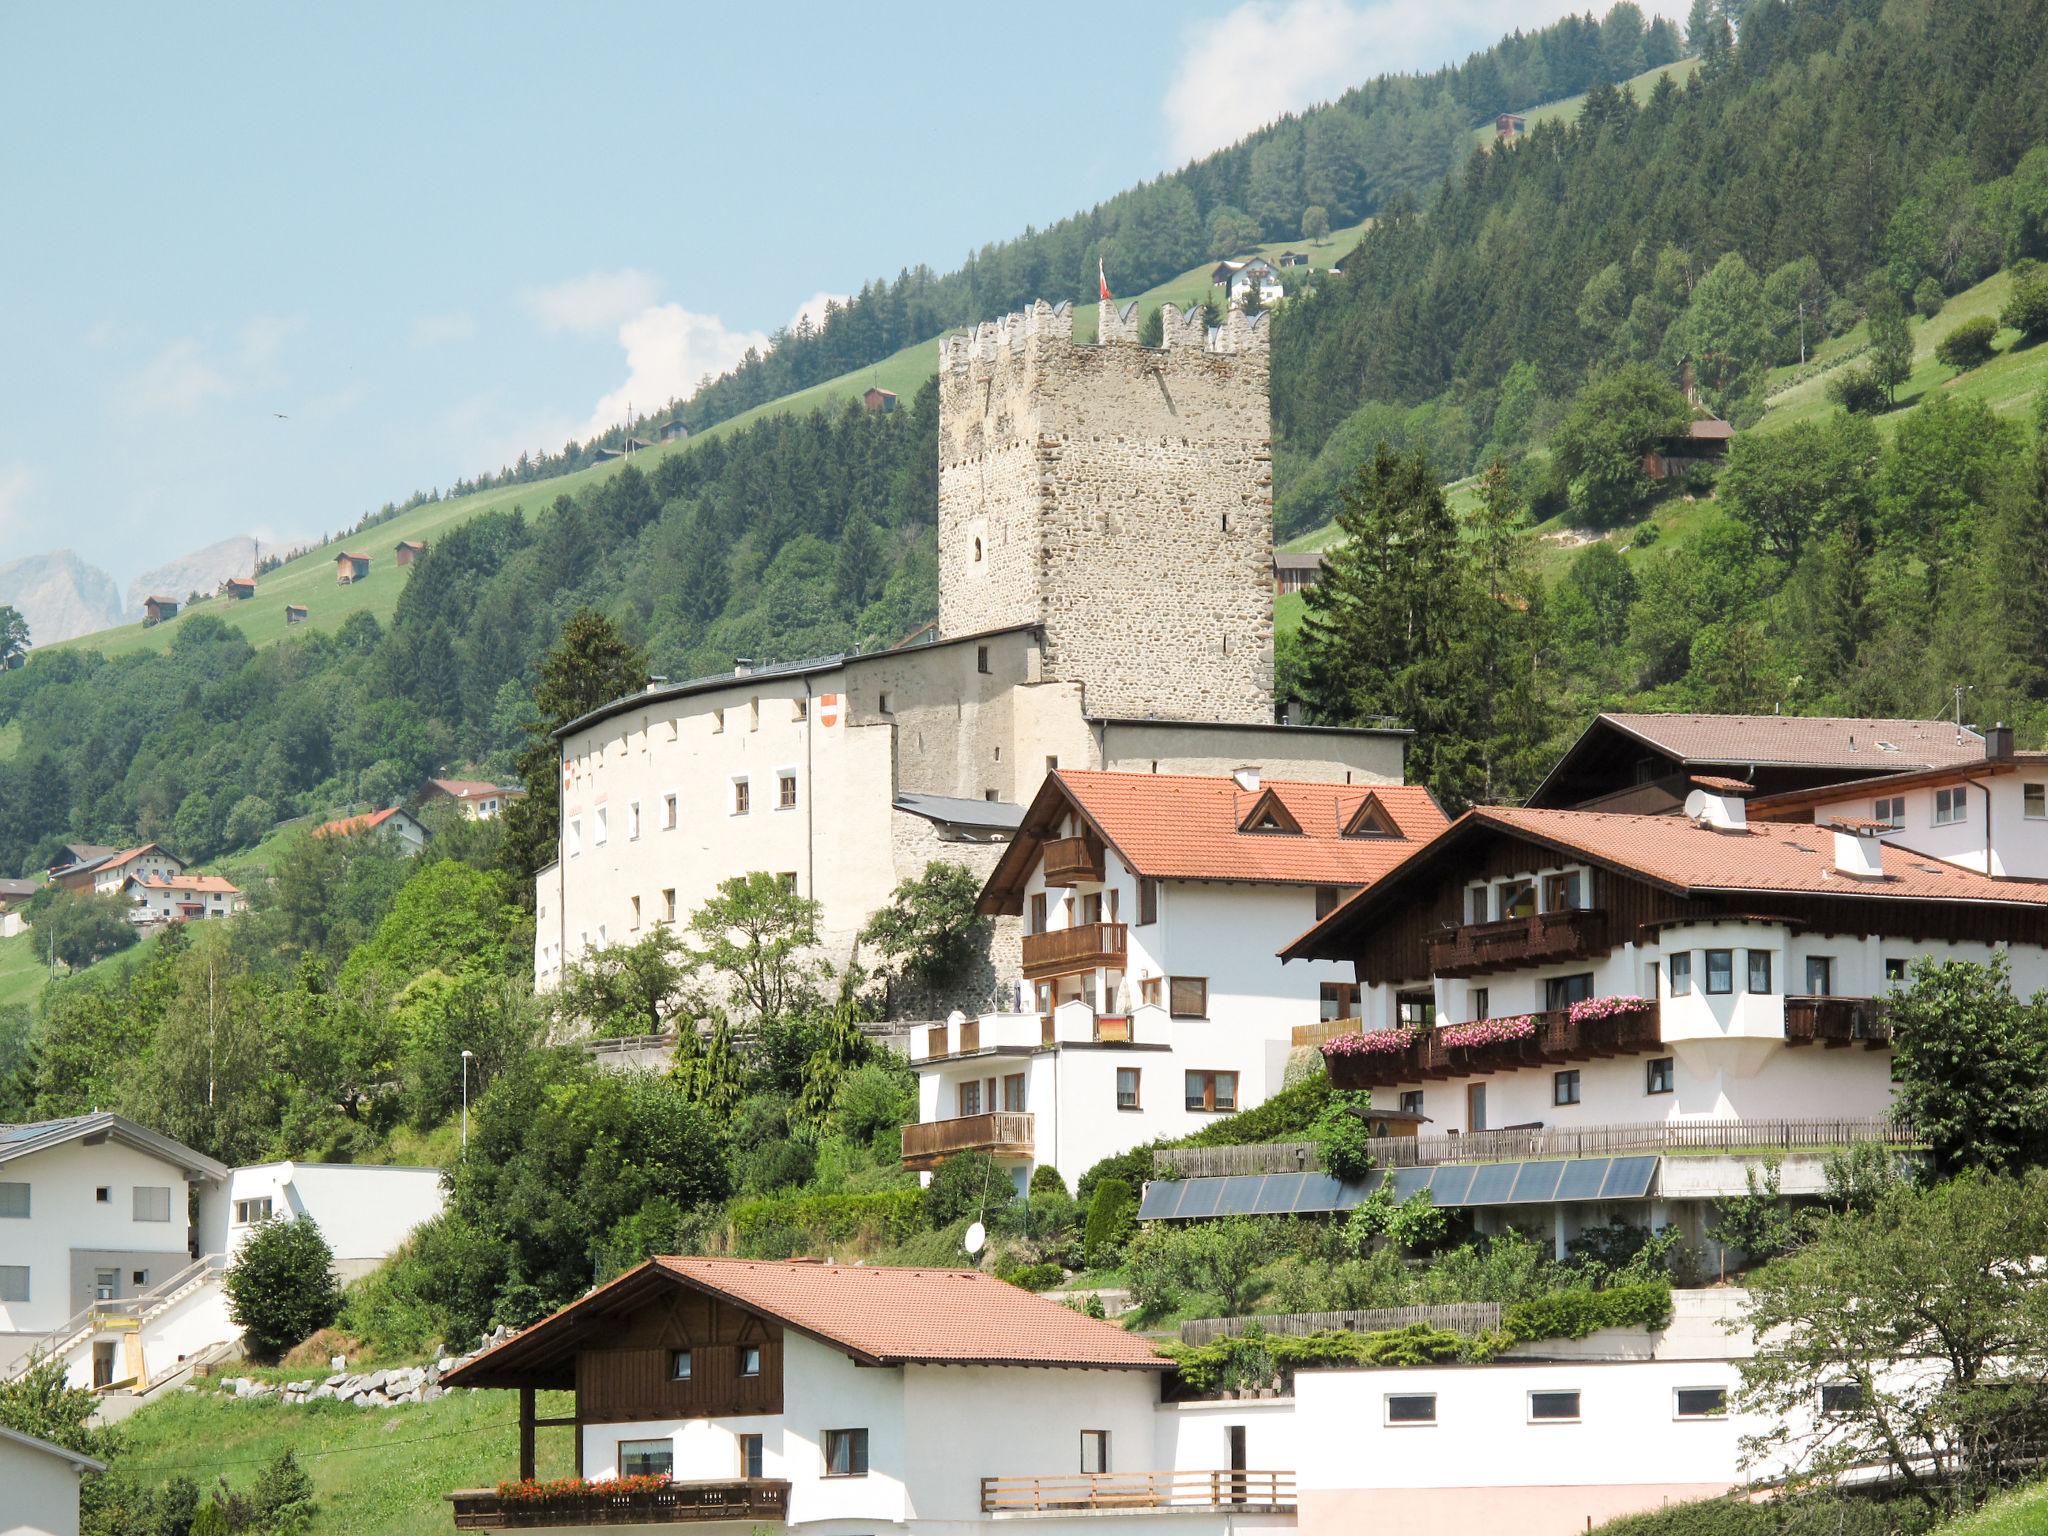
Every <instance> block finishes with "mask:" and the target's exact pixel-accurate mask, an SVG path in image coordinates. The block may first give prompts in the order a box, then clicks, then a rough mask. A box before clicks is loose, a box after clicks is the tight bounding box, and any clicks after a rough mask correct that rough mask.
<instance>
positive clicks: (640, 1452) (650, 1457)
mask: <svg viewBox="0 0 2048 1536" xmlns="http://www.w3.org/2000/svg"><path fill="white" fill-rule="evenodd" d="M675 1469H676V1445H675V1442H674V1441H673V1440H621V1441H620V1442H619V1476H621V1477H668V1476H670V1475H671V1474H673V1473H674V1472H675Z"/></svg>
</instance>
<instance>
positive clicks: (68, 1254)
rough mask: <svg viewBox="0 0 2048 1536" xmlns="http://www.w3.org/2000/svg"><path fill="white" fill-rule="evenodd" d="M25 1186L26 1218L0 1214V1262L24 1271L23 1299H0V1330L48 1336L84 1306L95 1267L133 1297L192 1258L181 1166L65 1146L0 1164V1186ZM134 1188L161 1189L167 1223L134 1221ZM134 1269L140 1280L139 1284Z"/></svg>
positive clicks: (110, 1145) (114, 1146)
mask: <svg viewBox="0 0 2048 1536" xmlns="http://www.w3.org/2000/svg"><path fill="white" fill-rule="evenodd" d="M23 1182H26V1183H27V1184H28V1185H29V1215H28V1218H27V1219H26V1220H22V1219H7V1218H0V1264H7V1265H22V1264H25V1265H27V1266H28V1269H29V1299H28V1300H27V1301H26V1302H16V1303H7V1302H0V1333H43V1332H47V1331H48V1330H50V1329H52V1328H56V1327H58V1326H59V1325H61V1324H62V1323H63V1322H65V1321H66V1320H67V1319H68V1318H70V1317H72V1316H73V1315H75V1314H76V1313H78V1312H79V1311H81V1310H83V1309H84V1308H85V1307H86V1306H87V1305H88V1304H89V1303H90V1302H91V1300H92V1299H93V1296H92V1288H93V1275H92V1270H93V1269H94V1268H95V1267H105V1268H109V1269H113V1270H116V1271H117V1272H118V1276H119V1280H118V1289H119V1294H120V1295H122V1296H131V1295H134V1294H135V1293H136V1292H137V1291H139V1290H141V1289H144V1288H145V1286H146V1285H148V1284H154V1283H156V1282H157V1281H161V1280H164V1279H167V1278H169V1277H170V1275H172V1274H173V1273H175V1272H176V1271H177V1270H179V1269H182V1268H184V1266H185V1265H186V1264H187V1263H189V1262H190V1255H189V1251H188V1247H189V1240H190V1222H189V1219H188V1215H187V1198H186V1181H185V1172H184V1170H183V1169H182V1168H179V1167H176V1166H175V1165H173V1164H170V1163H166V1162H163V1161H161V1160H160V1159H158V1158H156V1157H153V1156H151V1155H150V1154H148V1153H146V1152H139V1151H136V1150H134V1149H133V1148H130V1147H126V1146H123V1145H121V1144H120V1143H118V1142H112V1141H109V1142H105V1143H102V1144H101V1145H99V1146H86V1145H84V1144H83V1143H81V1142H68V1143H65V1144H64V1145H61V1146H56V1147H52V1148H50V1149H49V1150H47V1151H44V1152H37V1153H34V1154H32V1155H30V1156H28V1157H21V1158H15V1159H13V1160H11V1161H9V1162H7V1163H4V1164H0V1183H23ZM138 1186H141V1187H145V1188H150V1189H162V1190H168V1191H169V1195H170V1219H169V1220H168V1221H137V1220H135V1215H134V1212H135V1200H134V1191H135V1189H136V1188H137V1187H138ZM101 1187H105V1188H106V1189H107V1190H108V1199H107V1200H106V1201H105V1202H104V1203H102V1202H101V1201H99V1200H98V1199H97V1198H96V1193H95V1192H96V1191H97V1190H98V1189H99V1188H101ZM138 1269H139V1270H142V1271H144V1272H145V1273H146V1274H147V1275H148V1280H147V1281H146V1282H144V1283H143V1284H137V1283H136V1282H135V1280H134V1273H135V1271H136V1270H138Z"/></svg>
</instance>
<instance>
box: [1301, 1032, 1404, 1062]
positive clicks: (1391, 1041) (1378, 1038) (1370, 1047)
mask: <svg viewBox="0 0 2048 1536" xmlns="http://www.w3.org/2000/svg"><path fill="white" fill-rule="evenodd" d="M1421 1038H1422V1031H1421V1030H1419V1029H1417V1028H1415V1027H1414V1026H1413V1025H1411V1024H1404V1025H1402V1026H1401V1027H1400V1028H1398V1029H1373V1030H1367V1031H1366V1032H1365V1033H1364V1034H1362V1035H1339V1036H1338V1037H1337V1038H1336V1039H1334V1040H1325V1041H1324V1042H1323V1059H1324V1060H1325V1061H1328V1060H1330V1059H1331V1058H1333V1057H1337V1056H1399V1055H1401V1054H1403V1053H1404V1052H1406V1051H1407V1050H1408V1049H1409V1048H1410V1047H1412V1046H1413V1045H1414V1044H1415V1042H1416V1041H1417V1040H1419V1039H1421Z"/></svg>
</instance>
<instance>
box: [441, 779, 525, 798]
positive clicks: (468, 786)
mask: <svg viewBox="0 0 2048 1536" xmlns="http://www.w3.org/2000/svg"><path fill="white" fill-rule="evenodd" d="M427 782H428V783H429V784H431V785H433V786H434V788H436V789H438V790H440V791H441V793H442V794H444V795H453V796H454V797H455V798H456V799H457V800H469V799H473V798H474V797H475V796H478V795H523V794H525V793H526V791H525V790H523V789H517V788H513V789H501V788H499V787H498V786H497V785H496V784H491V783H487V782H485V781H484V780H482V779H429V780H427Z"/></svg>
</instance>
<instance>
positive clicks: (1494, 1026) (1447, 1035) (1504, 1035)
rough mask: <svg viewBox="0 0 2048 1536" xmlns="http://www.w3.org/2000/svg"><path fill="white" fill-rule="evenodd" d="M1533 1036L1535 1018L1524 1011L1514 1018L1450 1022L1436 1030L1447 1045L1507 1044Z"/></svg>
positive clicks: (1534, 1034)
mask: <svg viewBox="0 0 2048 1536" xmlns="http://www.w3.org/2000/svg"><path fill="white" fill-rule="evenodd" d="M1535 1038H1536V1020H1535V1019H1534V1018H1532V1017H1530V1016H1529V1015H1528V1014H1526V1013H1525V1014H1521V1015H1518V1016H1517V1017H1514V1018H1507V1019H1477V1020H1475V1021H1474V1022H1472V1023H1470V1024H1450V1025H1446V1026H1445V1027H1444V1028H1443V1029H1441V1030H1439V1031H1438V1032H1437V1039H1439V1040H1440V1041H1442V1042H1443V1043H1444V1044H1445V1045H1448V1046H1475V1045H1507V1044H1509V1043H1511V1042H1513V1041H1516V1040H1533V1039H1535Z"/></svg>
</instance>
